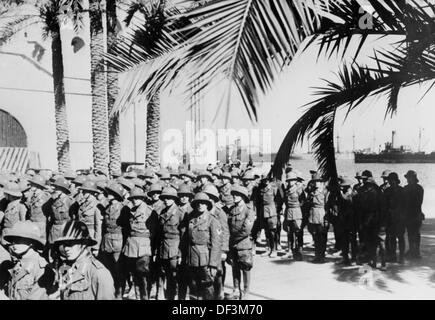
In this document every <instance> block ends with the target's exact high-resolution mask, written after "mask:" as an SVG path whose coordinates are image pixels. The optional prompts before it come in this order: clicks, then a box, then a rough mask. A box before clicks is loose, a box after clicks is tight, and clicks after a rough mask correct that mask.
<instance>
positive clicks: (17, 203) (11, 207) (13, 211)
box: [3, 199, 27, 228]
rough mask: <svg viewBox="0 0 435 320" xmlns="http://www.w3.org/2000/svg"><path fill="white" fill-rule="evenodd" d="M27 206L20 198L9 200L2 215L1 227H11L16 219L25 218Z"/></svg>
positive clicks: (22, 219) (21, 219)
mask: <svg viewBox="0 0 435 320" xmlns="http://www.w3.org/2000/svg"><path fill="white" fill-rule="evenodd" d="M26 215H27V208H26V206H25V205H24V204H22V203H21V200H20V199H18V200H14V201H12V202H9V203H8V205H7V207H6V210H5V214H4V217H3V227H4V228H12V227H13V225H14V224H15V223H17V222H18V221H24V220H26Z"/></svg>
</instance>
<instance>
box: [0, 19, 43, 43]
mask: <svg viewBox="0 0 435 320" xmlns="http://www.w3.org/2000/svg"><path fill="white" fill-rule="evenodd" d="M40 22H41V20H40V18H39V16H38V15H23V16H19V17H16V18H11V19H7V21H6V22H5V23H2V25H1V26H0V46H2V45H4V44H5V43H7V42H8V41H10V40H12V39H13V37H14V36H15V35H17V34H18V33H19V32H20V31H23V30H25V29H26V28H28V27H29V26H31V25H34V24H37V23H40Z"/></svg>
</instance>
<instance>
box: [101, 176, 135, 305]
mask: <svg viewBox="0 0 435 320" xmlns="http://www.w3.org/2000/svg"><path fill="white" fill-rule="evenodd" d="M106 190H107V191H106V192H107V197H108V204H107V207H106V208H105V210H104V211H103V221H102V240H101V247H100V260H101V261H102V262H103V264H104V265H105V266H106V268H107V269H109V271H110V272H111V274H112V277H113V280H114V284H115V297H116V298H117V299H118V298H120V296H121V294H122V292H121V291H122V280H123V276H122V274H121V272H122V269H121V268H122V266H121V263H122V261H121V260H120V257H121V251H122V247H123V243H124V235H125V234H126V231H127V227H128V219H129V214H130V212H129V209H128V207H126V206H125V205H124V203H123V202H124V198H123V197H122V192H123V190H122V186H121V185H120V184H118V183H116V182H112V183H111V184H109V185H108V186H107V187H106Z"/></svg>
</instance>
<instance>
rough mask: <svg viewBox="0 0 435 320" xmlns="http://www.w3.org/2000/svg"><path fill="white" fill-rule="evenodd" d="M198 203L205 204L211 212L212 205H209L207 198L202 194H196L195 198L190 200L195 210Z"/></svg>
mask: <svg viewBox="0 0 435 320" xmlns="http://www.w3.org/2000/svg"><path fill="white" fill-rule="evenodd" d="M199 203H205V204H206V205H207V209H208V210H211V208H212V207H213V204H212V203H211V201H210V198H209V196H208V195H207V194H206V193H204V192H198V193H197V194H196V195H195V198H194V199H193V200H192V204H191V206H192V208H196V206H197V205H198V204H199Z"/></svg>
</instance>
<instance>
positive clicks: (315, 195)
mask: <svg viewBox="0 0 435 320" xmlns="http://www.w3.org/2000/svg"><path fill="white" fill-rule="evenodd" d="M311 183H314V185H312V186H311V187H310V188H311V189H310V192H309V194H308V199H307V201H308V203H309V208H310V215H309V217H308V231H309V232H310V233H311V235H312V237H313V241H314V251H315V257H314V259H313V261H312V262H313V263H323V262H324V261H325V251H326V243H327V239H328V228H329V225H328V221H327V220H326V219H325V200H326V199H325V198H326V195H325V189H324V185H323V179H322V177H321V176H320V174H318V173H315V174H313V176H312V178H311ZM309 184H310V183H309Z"/></svg>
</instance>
